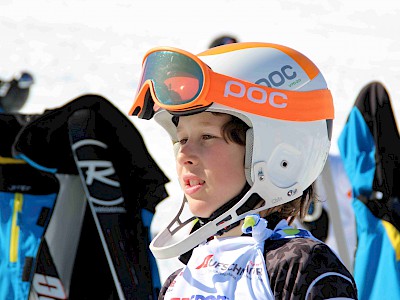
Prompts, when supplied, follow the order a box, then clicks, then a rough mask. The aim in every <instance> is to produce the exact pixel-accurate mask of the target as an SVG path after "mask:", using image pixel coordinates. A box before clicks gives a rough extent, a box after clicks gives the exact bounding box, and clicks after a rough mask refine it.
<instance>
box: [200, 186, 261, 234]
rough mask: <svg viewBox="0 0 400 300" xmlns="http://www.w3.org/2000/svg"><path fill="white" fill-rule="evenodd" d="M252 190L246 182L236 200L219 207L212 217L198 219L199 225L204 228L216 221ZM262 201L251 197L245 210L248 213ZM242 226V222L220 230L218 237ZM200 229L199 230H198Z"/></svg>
mask: <svg viewBox="0 0 400 300" xmlns="http://www.w3.org/2000/svg"><path fill="white" fill-rule="evenodd" d="M249 190H250V185H249V184H248V183H247V182H246V185H245V186H244V187H243V189H242V191H241V192H240V193H239V194H238V195H237V196H236V197H234V198H232V199H231V200H229V201H228V202H227V203H225V204H224V205H222V206H221V207H219V208H218V209H217V210H216V211H214V212H213V213H212V214H211V216H209V217H208V218H201V217H197V218H198V219H199V225H200V227H202V226H204V225H205V224H207V223H208V222H210V221H213V220H215V219H216V218H218V217H219V216H220V215H222V214H223V213H225V212H227V211H228V210H230V209H231V208H232V207H233V206H234V205H235V204H236V203H238V202H239V200H240V199H242V198H243V196H244V195H245V194H246V193H247V192H248V191H249ZM260 201H262V199H261V198H260V197H250V198H249V199H248V200H247V201H246V203H245V204H244V205H243V208H244V209H246V208H248V209H247V211H249V210H251V209H253V208H254V207H255V206H256V204H257V203H258V202H260ZM239 224H240V220H239V221H237V222H235V223H233V224H231V225H229V226H227V227H225V228H223V229H221V230H219V231H218V232H217V233H216V235H222V234H223V233H224V232H228V231H229V230H231V229H232V228H235V227H236V226H238V225H239ZM197 229H198V228H197Z"/></svg>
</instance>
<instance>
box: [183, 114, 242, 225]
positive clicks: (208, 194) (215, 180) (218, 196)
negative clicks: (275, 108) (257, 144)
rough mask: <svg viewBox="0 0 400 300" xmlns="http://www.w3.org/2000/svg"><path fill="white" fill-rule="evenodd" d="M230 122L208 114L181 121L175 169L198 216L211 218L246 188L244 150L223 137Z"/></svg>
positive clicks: (226, 116) (224, 117)
mask: <svg viewBox="0 0 400 300" xmlns="http://www.w3.org/2000/svg"><path fill="white" fill-rule="evenodd" d="M230 119H231V116H229V115H226V114H220V115H214V114H212V113H209V112H203V113H199V114H195V115H191V116H185V117H180V118H179V124H178V126H177V135H178V140H179V143H180V149H179V150H178V153H177V157H176V168H177V172H178V176H179V183H180V185H181V187H182V189H183V192H184V193H185V195H186V198H187V200H188V202H189V207H190V210H191V212H192V213H193V214H194V215H195V216H198V217H203V218H207V217H209V216H210V215H211V214H212V213H213V212H214V211H215V210H216V209H217V208H219V207H220V206H222V205H223V204H225V203H226V202H228V201H229V200H230V199H232V198H233V197H235V196H237V195H238V194H239V193H240V191H241V190H242V189H243V187H244V186H245V183H246V177H245V173H244V155H245V147H244V146H241V145H238V144H236V143H233V142H230V141H229V142H227V141H225V139H224V137H223V135H222V126H223V125H224V124H225V123H226V122H228V121H229V120H230Z"/></svg>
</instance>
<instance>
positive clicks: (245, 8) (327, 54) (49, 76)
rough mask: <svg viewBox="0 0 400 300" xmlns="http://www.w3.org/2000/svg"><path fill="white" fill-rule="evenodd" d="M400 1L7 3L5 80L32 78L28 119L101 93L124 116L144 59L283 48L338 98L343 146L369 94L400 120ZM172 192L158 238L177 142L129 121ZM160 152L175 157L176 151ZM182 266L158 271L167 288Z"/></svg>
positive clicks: (0, 59)
mask: <svg viewBox="0 0 400 300" xmlns="http://www.w3.org/2000/svg"><path fill="white" fill-rule="evenodd" d="M399 14H400V2H398V1H394V0H392V1H390V0H382V1H379V2H377V1H372V0H364V1H359V0H353V1H346V0H338V1H318V0H303V1H301V2H300V1H295V0H286V1H279V0H269V1H265V0H253V1H247V2H246V1H243V0H219V1H215V0H214V1H211V0H203V1H197V2H189V1H184V0H169V1H160V0H159V1H157V0H146V1H144V0H143V1H138V0H136V1H132V0H115V1H105V0H79V1H78V0H68V1H61V0H53V1H45V0H37V1H26V0H0V32H1V37H2V41H1V43H0V54H1V56H0V66H1V67H0V78H3V79H9V78H11V77H12V76H13V74H14V73H16V72H18V71H21V70H28V71H30V72H32V73H33V74H34V76H35V80H36V83H35V85H34V87H33V88H32V92H31V96H30V100H29V102H28V103H27V105H26V106H25V107H24V109H23V110H22V113H42V112H43V111H44V110H45V109H51V108H56V107H59V106H61V105H63V104H65V103H67V102H69V101H70V100H72V99H73V98H75V97H77V96H79V95H82V94H86V93H96V94H101V95H103V96H104V97H106V98H108V99H109V100H110V101H112V102H113V103H114V104H115V105H116V106H117V107H118V108H120V109H121V111H123V112H125V113H126V112H127V111H128V110H129V108H130V105H131V103H132V99H133V97H134V94H135V91H136V85H137V81H138V77H139V75H140V65H141V60H142V57H143V56H144V54H145V53H146V51H147V50H148V49H150V48H152V47H155V46H161V45H164V46H174V47H178V48H182V49H185V50H187V51H190V52H193V53H198V52H200V51H202V50H204V49H206V48H207V47H208V45H209V43H210V42H211V40H212V39H213V38H215V37H216V36H218V35H220V34H225V33H228V34H233V35H235V36H236V37H237V38H238V39H239V40H240V41H263V42H272V43H277V44H283V45H286V46H289V47H292V48H294V49H296V50H298V51H300V52H302V53H303V54H305V55H307V56H308V57H309V58H311V60H312V61H313V62H315V63H316V65H317V66H318V67H319V68H320V70H321V71H322V73H323V74H324V76H325V78H326V80H327V82H328V86H329V88H330V90H331V91H332V94H333V97H334V103H335V110H336V118H335V123H334V125H335V127H334V130H333V143H332V148H331V152H332V154H337V153H338V148H337V138H338V136H339V134H340V132H341V130H342V128H343V125H344V123H345V121H346V118H347V116H348V113H349V111H350V109H351V107H352V105H353V103H354V101H355V98H356V96H357V95H358V93H359V91H360V90H361V88H362V87H364V86H365V85H366V84H368V83H369V82H371V81H376V80H377V81H380V82H382V83H383V84H384V85H385V86H386V88H387V90H388V92H389V95H390V96H391V100H392V105H393V108H394V111H395V114H396V116H397V117H398V116H399V115H400V104H399V100H400V89H399V88H398V85H399V82H400V39H399V38H398V28H400V18H399V17H398V16H399ZM130 119H131V120H132V122H133V123H134V124H135V125H136V127H137V128H138V129H139V130H140V131H141V132H142V134H143V137H144V139H145V142H146V145H147V147H148V149H149V151H150V152H151V154H152V156H153V157H154V158H155V160H156V161H157V162H158V163H159V165H160V167H161V168H162V169H163V170H164V172H165V173H166V174H167V176H168V177H169V178H170V179H171V183H169V184H168V185H167V189H168V192H169V194H170V197H169V198H168V199H167V200H165V201H164V202H163V203H161V204H160V205H159V208H158V211H157V213H156V216H155V221H154V224H155V225H154V231H155V232H157V231H159V230H160V229H161V228H163V226H164V225H165V223H167V222H168V221H169V219H168V218H169V217H172V216H173V215H174V211H175V210H176V207H177V205H179V202H180V201H181V197H182V194H181V191H180V189H179V186H178V184H177V181H176V175H175V165H174V158H173V153H172V148H171V147H170V141H169V140H168V138H167V136H166V134H164V132H163V130H162V129H161V128H159V127H158V126H157V125H156V124H155V123H154V122H153V121H150V122H149V121H142V120H138V119H135V118H130ZM160 149H171V150H170V151H167V150H165V151H164V150H163V151H160ZM176 265H177V263H176V262H174V261H169V262H168V261H167V262H160V274H161V278H162V280H164V279H165V276H167V275H168V274H169V273H170V272H171V271H172V270H173V268H174V267H175V266H176Z"/></svg>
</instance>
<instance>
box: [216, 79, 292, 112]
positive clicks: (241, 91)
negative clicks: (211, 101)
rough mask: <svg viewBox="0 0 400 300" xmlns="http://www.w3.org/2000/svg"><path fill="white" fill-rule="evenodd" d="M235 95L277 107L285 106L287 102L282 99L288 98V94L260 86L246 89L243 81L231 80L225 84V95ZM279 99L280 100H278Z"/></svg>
mask: <svg viewBox="0 0 400 300" xmlns="http://www.w3.org/2000/svg"><path fill="white" fill-rule="evenodd" d="M229 95H230V96H233V97H236V98H243V97H244V96H245V95H246V97H247V99H248V100H250V101H252V102H255V103H259V104H262V103H266V102H267V101H268V102H269V104H270V105H271V106H273V107H276V108H285V107H286V106H287V103H286V102H285V101H282V100H287V98H288V97H287V95H286V94H284V93H281V92H271V93H269V95H268V93H267V92H266V91H265V90H263V89H262V88H260V87H255V86H252V87H250V88H249V89H248V90H246V86H245V85H244V84H243V83H240V82H237V81H234V80H229V81H228V82H227V83H226V84H225V91H224V97H228V96H229ZM278 99H279V101H278V102H276V101H277V100H278Z"/></svg>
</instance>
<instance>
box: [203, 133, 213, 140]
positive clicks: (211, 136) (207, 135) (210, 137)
mask: <svg viewBox="0 0 400 300" xmlns="http://www.w3.org/2000/svg"><path fill="white" fill-rule="evenodd" d="M202 137H203V140H210V139H213V138H215V136H213V135H211V134H203V136H202Z"/></svg>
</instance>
